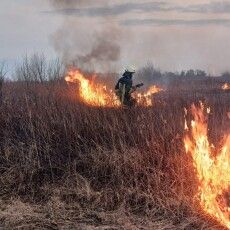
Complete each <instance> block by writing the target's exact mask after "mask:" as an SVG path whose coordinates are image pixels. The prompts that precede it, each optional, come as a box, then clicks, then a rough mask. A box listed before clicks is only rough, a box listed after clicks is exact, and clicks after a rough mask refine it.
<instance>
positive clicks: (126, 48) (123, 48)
mask: <svg viewBox="0 0 230 230" xmlns="http://www.w3.org/2000/svg"><path fill="white" fill-rule="evenodd" d="M51 2H53V3H56V4H55V7H54V4H51ZM63 2H64V3H63ZM66 2H70V4H66ZM0 28H1V30H0V61H1V60H5V61H6V62H7V63H8V64H9V66H12V65H13V64H14V63H15V62H16V61H17V60H20V58H21V57H22V56H23V55H24V54H26V53H27V54H31V53H33V52H43V53H45V54H46V55H47V56H48V57H49V58H52V57H55V56H60V57H63V58H64V57H65V58H67V59H68V61H70V60H72V59H74V58H76V57H78V58H79V56H81V57H84V60H85V57H86V56H87V58H88V57H89V54H92V53H93V52H94V54H93V55H94V56H93V57H91V56H90V64H91V65H92V66H93V68H95V69H96V70H97V69H98V70H101V69H106V70H111V71H114V70H118V71H119V70H120V69H122V68H123V67H124V66H126V65H134V66H136V67H140V66H142V65H144V64H146V63H147V62H153V63H154V64H155V66H156V67H159V68H160V69H162V70H167V71H176V70H182V69H189V68H195V69H197V68H200V69H204V70H206V71H208V72H209V73H213V74H215V73H220V72H223V71H226V70H230V61H229V60H230V42H229V39H230V1H229V0H228V1H220V0H192V1H191V0H162V1H151V0H144V1H137V0H113V1H112V0H98V1H97V0H94V1H93V0H91V1H90V0H84V1H80V0H76V1H73V0H69V1H62V0H1V1H0ZM102 37H105V39H106V40H105V41H104V40H103V42H104V44H106V45H105V47H109V44H108V43H109V42H115V44H116V45H115V46H114V44H113V47H112V48H113V49H119V52H116V55H115V56H114V55H113V54H111V55H110V53H109V54H108V55H107V56H106V55H104V56H103V55H99V56H97V55H96V56H95V52H96V51H97V50H98V47H100V48H101V49H102V52H105V51H103V47H101V43H100V44H99V42H98V41H99V40H100V39H102ZM113 40H114V41H113ZM103 42H102V44H103ZM95 46H96V47H97V48H96V49H95ZM92 51H93V52H92ZM107 58H108V59H109V58H111V60H106V59H107ZM98 59H101V60H99V61H98ZM87 60H88V59H87ZM73 61H74V60H73Z"/></svg>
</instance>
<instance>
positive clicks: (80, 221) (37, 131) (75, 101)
mask: <svg viewBox="0 0 230 230" xmlns="http://www.w3.org/2000/svg"><path fill="white" fill-rule="evenodd" d="M223 82H224V80H221V78H220V79H217V78H208V77H207V78H206V79H205V80H204V79H201V80H199V79H197V80H193V79H189V78H188V79H185V80H183V81H182V80H181V79H178V80H175V81H174V82H173V83H170V84H168V85H166V86H165V88H166V91H164V92H161V93H159V94H156V95H155V97H154V105H153V106H152V107H135V108H130V109H122V108H117V109H115V108H114V109H113V108H95V107H90V106H86V105H84V104H83V103H82V102H81V101H80V100H79V98H77V86H76V85H67V84H66V83H65V82H62V81H60V82H45V83H35V82H24V81H21V82H5V84H4V85H3V88H2V98H1V106H0V150H1V155H0V163H1V164H0V172H1V173H0V188H1V189H0V194H1V196H0V203H1V205H0V209H1V212H0V226H1V227H2V228H4V229H13V228H19V229H33V228H34V229H39V228H40V229H140V228H142V229H168V230H169V229H224V227H223V226H220V225H219V224H218V223H217V222H216V221H214V220H213V219H212V218H211V217H209V216H207V215H206V214H205V213H204V212H203V211H202V210H201V208H200V206H199V202H198V200H197V199H196V198H195V194H196V192H197V186H198V184H197V178H196V175H195V170H194V167H193V164H192V160H191V156H190V155H189V154H186V153H185V149H184V144H183V138H184V108H188V109H189V108H190V106H191V104H192V103H198V102H199V100H202V101H203V102H204V103H205V104H207V105H208V106H210V107H211V111H212V113H211V114H210V117H209V138H210V140H211V142H212V143H214V144H218V143H219V141H220V140H221V138H222V137H223V136H224V134H225V133H226V132H228V131H229V128H230V121H229V119H228V117H227V112H229V111H230V100H229V98H230V92H229V91H223V90H221V86H222V84H223Z"/></svg>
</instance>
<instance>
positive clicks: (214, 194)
mask: <svg viewBox="0 0 230 230" xmlns="http://www.w3.org/2000/svg"><path fill="white" fill-rule="evenodd" d="M191 109H192V114H193V116H194V120H193V121H192V122H191V132H192V137H190V136H189V135H186V137H185V139H184V145H185V149H186V151H187V152H189V153H191V154H192V158H193V163H194V166H195V168H196V173H197V177H198V181H199V189H198V197H199V200H200V204H201V207H202V208H203V209H204V210H205V212H207V213H208V214H210V215H211V216H213V217H214V218H215V219H216V220H218V221H219V222H220V223H222V224H223V225H225V226H226V227H228V228H230V134H229V135H228V136H227V137H226V139H225V144H224V145H223V147H222V148H221V149H220V151H218V154H217V155H214V154H213V152H214V150H215V147H214V146H213V145H210V143H209V141H208V136H207V133H208V125H207V116H208V115H207V113H206V112H205V109H204V106H203V105H202V106H201V107H196V106H195V105H192V108H191ZM207 112H210V110H208V111H207ZM188 127H189V126H188V125H187V122H185V129H186V130H187V131H188Z"/></svg>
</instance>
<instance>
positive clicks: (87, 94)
mask: <svg viewBox="0 0 230 230" xmlns="http://www.w3.org/2000/svg"><path fill="white" fill-rule="evenodd" d="M95 77H96V75H94V76H93V77H92V78H91V79H87V78H86V77H85V76H84V75H83V74H82V73H81V72H80V71H79V70H71V71H69V72H68V74H67V76H66V77H65V80H66V81H67V82H79V83H80V85H79V87H80V88H79V95H80V98H81V99H82V101H83V102H84V103H86V104H88V105H91V106H102V107H118V106H120V105H121V103H120V101H119V100H118V98H117V96H116V95H115V93H114V92H113V90H111V89H108V88H107V86H106V85H104V84H102V83H96V82H95ZM160 91H162V89H161V88H159V87H157V86H151V87H150V88H149V90H148V91H147V92H146V93H138V94H133V96H134V97H135V99H136V100H137V103H138V104H139V105H142V106H152V98H151V96H152V95H153V94H155V93H158V92H160Z"/></svg>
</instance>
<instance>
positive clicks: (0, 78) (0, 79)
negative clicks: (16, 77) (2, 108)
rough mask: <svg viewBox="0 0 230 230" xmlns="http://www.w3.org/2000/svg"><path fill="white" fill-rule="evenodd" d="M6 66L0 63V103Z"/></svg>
mask: <svg viewBox="0 0 230 230" xmlns="http://www.w3.org/2000/svg"><path fill="white" fill-rule="evenodd" d="M6 73H7V71H6V65H5V62H2V63H0V103H1V102H2V86H3V82H4V79H5V76H6Z"/></svg>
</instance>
